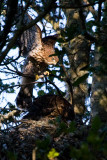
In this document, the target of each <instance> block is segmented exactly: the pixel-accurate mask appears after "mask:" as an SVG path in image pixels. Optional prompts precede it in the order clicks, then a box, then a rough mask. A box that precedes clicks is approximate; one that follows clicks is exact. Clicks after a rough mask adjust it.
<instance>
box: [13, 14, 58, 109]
mask: <svg viewBox="0 0 107 160" xmlns="http://www.w3.org/2000/svg"><path fill="white" fill-rule="evenodd" d="M31 20H32V18H31V17H30V16H29V15H28V14H25V16H24V20H23V23H26V24H28V23H29V22H30V21H31ZM57 37H58V35H53V36H47V37H45V38H42V33H41V30H40V28H39V26H38V25H37V24H36V25H35V26H33V27H31V28H29V29H27V30H26V31H24V32H23V34H22V35H21V37H20V39H19V48H20V51H21V54H22V56H24V57H26V62H25V64H24V66H23V77H22V82H21V84H22V86H21V88H20V91H19V94H18V96H17V98H16V104H17V105H18V106H19V107H21V108H28V107H30V106H31V105H32V93H33V87H34V83H33V82H34V81H35V76H36V75H43V73H44V71H46V67H47V66H48V65H56V63H57V62H58V60H59V59H58V57H57V56H53V54H54V53H55V51H54V45H55V42H56V40H57ZM50 55H52V56H50Z"/></svg>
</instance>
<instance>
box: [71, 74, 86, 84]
mask: <svg viewBox="0 0 107 160" xmlns="http://www.w3.org/2000/svg"><path fill="white" fill-rule="evenodd" d="M88 76H89V73H86V74H85V75H83V76H81V77H79V78H78V79H77V80H76V81H75V82H74V83H73V86H78V85H79V84H80V83H82V82H84V81H85V80H86V79H87V78H88Z"/></svg>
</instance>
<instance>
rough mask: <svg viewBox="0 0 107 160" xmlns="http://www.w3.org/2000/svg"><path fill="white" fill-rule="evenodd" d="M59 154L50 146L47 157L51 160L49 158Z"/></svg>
mask: <svg viewBox="0 0 107 160" xmlns="http://www.w3.org/2000/svg"><path fill="white" fill-rule="evenodd" d="M58 156H59V153H58V152H57V151H56V150H55V148H52V149H51V150H50V151H49V153H48V155H47V157H48V158H49V159H50V160H51V159H54V158H55V157H58Z"/></svg>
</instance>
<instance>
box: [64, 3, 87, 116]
mask: <svg viewBox="0 0 107 160" xmlns="http://www.w3.org/2000/svg"><path fill="white" fill-rule="evenodd" d="M75 5H76V4H75ZM64 12H65V15H66V17H67V24H66V29H68V28H70V30H71V31H72V32H71V34H73V35H71V37H72V38H71V40H70V41H69V43H68V44H66V45H65V46H64V47H65V50H66V53H67V54H68V58H69V62H70V69H69V75H70V80H71V83H72V84H73V83H74V82H75V81H76V80H77V79H78V78H80V77H82V76H84V75H85V74H86V73H87V71H86V70H82V68H85V67H86V66H87V65H88V64H89V51H90V42H89V41H88V40H87V39H86V38H85V37H84V36H83V35H82V34H81V33H82V31H83V28H82V24H81V17H80V14H79V11H78V10H75V9H67V10H65V11H64ZM73 30H74V31H73ZM67 90H69V86H68V88H67ZM87 90H88V89H87V81H86V80H85V81H84V82H83V83H81V84H78V85H77V86H73V100H72V95H71V93H70V92H67V95H66V97H67V99H69V102H71V103H72V101H73V102H74V111H75V113H76V114H79V115H81V114H83V113H84V111H85V100H86V96H87Z"/></svg>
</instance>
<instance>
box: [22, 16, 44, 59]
mask: <svg viewBox="0 0 107 160" xmlns="http://www.w3.org/2000/svg"><path fill="white" fill-rule="evenodd" d="M31 21H32V18H31V17H30V16H29V15H28V14H27V13H26V14H25V15H24V19H23V24H28V23H30V22H31ZM19 46H20V51H21V54H22V56H24V57H27V56H28V55H29V52H30V51H32V50H33V49H34V48H36V47H38V48H41V47H42V33H41V30H40V28H39V26H38V25H36V24H35V25H34V26H33V27H31V28H29V29H27V30H25V31H24V32H23V34H22V35H21V37H20V39H19Z"/></svg>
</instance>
